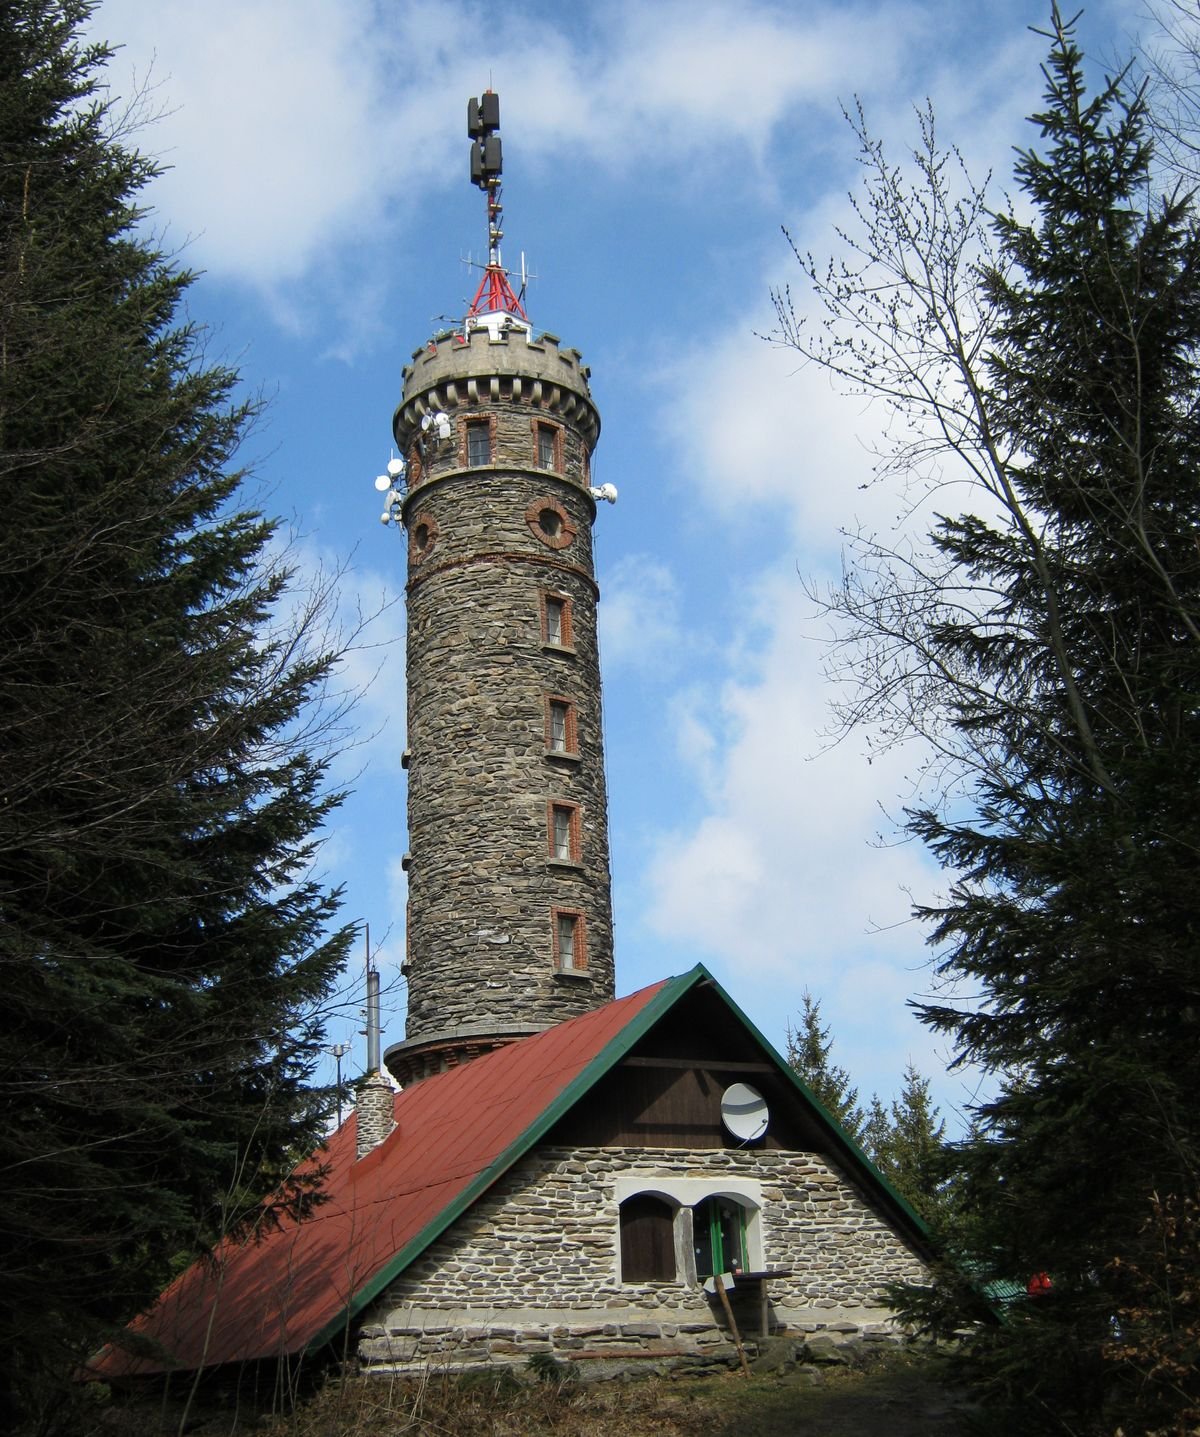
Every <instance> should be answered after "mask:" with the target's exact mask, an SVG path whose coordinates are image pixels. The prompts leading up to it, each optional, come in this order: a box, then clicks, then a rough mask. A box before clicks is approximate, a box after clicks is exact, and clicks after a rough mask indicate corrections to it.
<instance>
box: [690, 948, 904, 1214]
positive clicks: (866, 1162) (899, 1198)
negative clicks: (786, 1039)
mask: <svg viewBox="0 0 1200 1437" xmlns="http://www.w3.org/2000/svg"><path fill="white" fill-rule="evenodd" d="M706 976H707V978H708V981H709V982H710V983H711V984H712V986H713V987H714V988H715V989H716V990H717V992H718V993H719V994H720V995H721V997H722V998H723V999H724V1001H725V1002H726V1003H727V1004H728V1005H729V1007H730V1008H732V1009H733V1011H734V1013H736V1014H737V1016H738V1018H740V1019H741V1021H742V1022H743V1023H744V1024H745V1025H746V1027H747V1028H749V1030H750V1031H751V1033H753V1034H754V1036H755V1037H756V1038H757V1039H758V1041H759V1042H760V1043H761V1044H762V1046H763V1047H764V1048H765V1049H766V1050H767V1052H768V1053H769V1054H770V1055H771V1057H772V1058H774V1060H775V1062H776V1063H777V1064H778V1066H779V1069H780V1071H781V1072H782V1073H783V1074H784V1076H785V1077H786V1078H787V1079H788V1080H789V1081H790V1082H791V1083H792V1085H793V1086H794V1087H795V1088H797V1089H798V1090H799V1091H800V1093H801V1094H802V1095H803V1096H804V1097H805V1098H806V1099H807V1100H808V1101H809V1102H810V1103H811V1104H812V1106H813V1107H814V1108H815V1109H816V1114H817V1117H818V1118H820V1119H821V1121H822V1122H823V1123H824V1124H825V1126H826V1127H827V1128H828V1129H829V1132H830V1134H831V1136H832V1137H834V1138H835V1139H836V1140H837V1141H838V1142H839V1143H840V1144H841V1145H842V1146H843V1147H844V1148H845V1150H846V1153H847V1156H848V1157H849V1158H850V1160H851V1162H852V1163H854V1164H855V1166H857V1167H859V1168H862V1169H863V1170H864V1172H865V1174H866V1176H867V1177H868V1178H869V1180H870V1181H871V1182H872V1183H874V1184H875V1185H876V1186H877V1187H879V1188H881V1189H882V1190H883V1192H884V1194H885V1195H886V1197H887V1198H888V1199H889V1200H890V1201H891V1202H892V1203H894V1204H895V1205H896V1207H898V1208H899V1209H900V1213H901V1215H902V1216H903V1217H904V1218H905V1219H907V1221H908V1222H910V1223H911V1224H912V1225H913V1227H915V1228H916V1230H917V1236H918V1237H920V1238H921V1239H923V1240H924V1241H925V1242H930V1241H931V1237H930V1232H929V1225H928V1223H926V1221H925V1219H924V1218H923V1217H922V1216H921V1215H920V1213H918V1212H917V1211H916V1210H915V1209H914V1208H913V1206H912V1205H911V1203H910V1202H909V1201H908V1199H907V1198H906V1197H904V1195H903V1194H902V1193H899V1192H897V1191H896V1189H895V1188H894V1187H893V1186H892V1185H891V1183H890V1182H888V1180H887V1178H885V1177H884V1175H883V1174H882V1173H881V1172H880V1171H879V1169H878V1168H877V1167H876V1166H875V1164H874V1163H873V1162H872V1161H871V1159H870V1158H869V1157H868V1156H867V1155H866V1153H865V1152H863V1150H862V1148H860V1147H859V1145H858V1144H857V1143H856V1142H855V1141H854V1139H853V1138H852V1137H851V1136H850V1134H849V1133H848V1132H847V1131H846V1130H845V1128H843V1127H842V1125H841V1123H839V1122H838V1120H837V1118H835V1117H834V1116H833V1114H832V1113H831V1112H830V1111H829V1110H828V1108H826V1106H825V1105H824V1103H822V1102H821V1100H820V1098H818V1097H817V1095H816V1094H815V1093H814V1092H813V1090H812V1089H811V1088H810V1087H809V1086H808V1084H807V1083H806V1082H805V1081H804V1079H803V1078H802V1077H801V1076H800V1074H799V1073H798V1072H797V1071H796V1070H795V1068H793V1067H792V1065H791V1064H790V1063H789V1062H788V1060H787V1059H786V1058H785V1057H784V1056H783V1054H782V1053H780V1052H779V1051H778V1049H776V1048H775V1047H774V1046H773V1045H772V1044H771V1043H770V1042H768V1041H767V1039H766V1038H765V1037H764V1036H763V1035H762V1033H760V1032H759V1030H758V1029H757V1028H756V1027H755V1025H754V1024H753V1023H752V1022H751V1020H750V1019H749V1018H748V1017H747V1016H746V1014H745V1013H743V1012H742V1010H741V1009H740V1008H739V1007H738V1005H737V1004H736V1003H735V1002H734V1001H733V999H732V998H731V997H730V996H729V994H728V993H726V991H725V989H724V988H722V987H721V985H720V983H718V982H717V980H716V979H715V978H714V977H713V976H712V975H711V974H706Z"/></svg>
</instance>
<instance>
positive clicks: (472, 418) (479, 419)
mask: <svg viewBox="0 0 1200 1437" xmlns="http://www.w3.org/2000/svg"><path fill="white" fill-rule="evenodd" d="M485 424H486V425H487V431H488V461H487V462H488V463H489V464H494V463H495V462H496V416H495V415H494V414H465V415H463V417H462V418H461V419H460V420H459V421H458V466H459V468H460V469H467V468H471V467H472V465H471V461H470V448H469V445H468V442H467V430H468V429H470V428H471V426H472V425H478V426H479V427H480V428H481V429H482V428H483V426H484V425H485ZM476 467H477V466H476Z"/></svg>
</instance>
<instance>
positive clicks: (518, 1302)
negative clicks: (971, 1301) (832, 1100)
mask: <svg viewBox="0 0 1200 1437" xmlns="http://www.w3.org/2000/svg"><path fill="white" fill-rule="evenodd" d="M672 1186H675V1187H676V1188H677V1189H678V1188H680V1187H682V1188H684V1189H687V1190H690V1191H692V1192H693V1193H696V1194H698V1193H699V1192H701V1191H702V1190H703V1189H705V1188H706V1187H707V1186H711V1191H714V1192H716V1191H721V1192H725V1193H729V1194H737V1193H739V1192H741V1193H744V1194H746V1195H748V1196H750V1197H751V1199H752V1200H754V1201H758V1202H760V1203H761V1207H760V1209H759V1212H758V1215H757V1222H756V1224H755V1225H756V1227H757V1234H756V1237H755V1239H754V1241H755V1242H757V1243H758V1245H759V1248H758V1251H757V1252H756V1257H760V1258H761V1261H762V1262H763V1264H764V1267H765V1268H767V1269H777V1270H789V1271H790V1272H791V1274H792V1275H791V1276H789V1277H782V1276H781V1277H774V1278H772V1279H771V1280H770V1283H769V1285H768V1289H767V1291H768V1297H769V1309H768V1310H769V1320H770V1326H771V1328H772V1330H775V1331H778V1330H780V1329H785V1330H790V1331H795V1332H797V1333H811V1332H815V1331H818V1330H827V1331H830V1332H832V1333H834V1334H836V1335H850V1334H865V1335H868V1336H878V1335H880V1334H882V1333H884V1332H885V1331H886V1330H887V1324H888V1313H887V1311H886V1309H885V1308H884V1306H883V1301H882V1289H883V1287H884V1285H885V1284H886V1283H888V1282H894V1281H915V1280H919V1279H920V1278H921V1277H922V1275H923V1273H924V1266H923V1264H922V1262H921V1260H920V1258H919V1257H917V1256H916V1255H915V1254H914V1253H913V1252H912V1251H911V1249H910V1248H909V1247H908V1246H907V1245H906V1244H905V1243H904V1242H903V1241H902V1240H901V1239H900V1238H899V1237H897V1236H896V1234H895V1233H894V1232H892V1230H891V1229H890V1228H889V1227H888V1226H887V1225H886V1224H885V1223H884V1222H883V1221H882V1220H881V1219H880V1218H879V1217H878V1216H877V1215H876V1214H875V1213H874V1211H873V1210H872V1209H871V1208H870V1207H869V1206H868V1204H867V1203H866V1202H865V1201H864V1199H863V1198H862V1196H861V1195H860V1194H859V1193H858V1192H857V1190H856V1189H855V1188H854V1187H853V1186H852V1185H851V1184H850V1183H849V1182H848V1181H847V1180H846V1179H845V1177H844V1176H843V1175H842V1174H840V1173H839V1172H838V1171H837V1170H835V1169H834V1168H833V1167H832V1166H831V1165H830V1164H829V1163H828V1162H827V1161H826V1160H825V1159H823V1158H821V1157H818V1156H816V1155H814V1154H811V1153H794V1152H783V1151H766V1150H762V1151H742V1152H736V1153H733V1152H729V1151H720V1150H703V1151H691V1152H687V1151H679V1150H677V1149H657V1150H655V1149H651V1150H646V1149H618V1148H603V1149H581V1150H576V1149H565V1148H546V1149H542V1150H541V1151H539V1152H538V1153H537V1154H535V1155H532V1156H531V1157H529V1158H527V1159H526V1160H525V1161H523V1162H522V1163H521V1164H519V1165H518V1167H517V1168H516V1169H514V1171H513V1172H512V1173H510V1174H509V1175H508V1177H506V1178H505V1180H504V1181H503V1182H502V1183H501V1184H499V1185H498V1186H497V1188H496V1189H495V1190H494V1191H493V1192H492V1193H491V1194H489V1196H488V1197H487V1198H486V1199H485V1200H483V1201H482V1202H480V1203H477V1204H476V1205H475V1206H474V1208H473V1209H472V1210H471V1211H470V1212H468V1213H467V1214H465V1215H464V1217H463V1218H462V1219H460V1220H459V1222H458V1223H456V1224H455V1225H454V1227H453V1228H452V1229H451V1230H450V1231H449V1232H448V1233H447V1234H446V1235H445V1236H443V1237H442V1238H441V1239H439V1240H438V1241H437V1242H436V1243H434V1244H433V1245H432V1246H431V1247H430V1249H429V1250H428V1251H427V1252H426V1253H425V1255H424V1256H423V1257H421V1258H420V1259H419V1260H418V1261H417V1262H416V1263H414V1264H413V1266H412V1267H410V1268H409V1269H408V1270H407V1271H406V1272H405V1273H404V1274H403V1276H402V1277H400V1278H399V1279H398V1280H397V1281H396V1282H395V1283H394V1284H393V1285H392V1286H391V1287H390V1288H389V1289H388V1290H387V1292H386V1293H385V1294H384V1295H383V1297H382V1298H381V1299H380V1300H379V1302H378V1303H377V1304H376V1306H375V1307H374V1309H373V1310H372V1312H371V1313H370V1314H369V1315H368V1317H367V1320H366V1323H365V1325H364V1327H363V1329H362V1335H361V1341H360V1348H359V1351H360V1355H361V1357H362V1359H363V1360H364V1362H365V1363H367V1364H368V1365H371V1366H379V1365H382V1366H384V1367H387V1368H392V1369H394V1368H396V1367H401V1368H403V1367H405V1366H413V1365H419V1364H421V1363H423V1362H427V1361H435V1362H442V1363H446V1364H449V1365H457V1364H467V1365H470V1364H472V1363H477V1362H484V1361H501V1362H503V1361H520V1360H522V1359H523V1358H524V1357H525V1356H527V1355H529V1353H531V1352H534V1351H554V1352H555V1353H557V1354H558V1355H559V1356H560V1357H563V1358H567V1359H571V1360H581V1359H590V1358H596V1359H601V1358H603V1359H605V1360H611V1359H616V1358H623V1357H628V1358H633V1359H647V1358H650V1359H655V1360H684V1359H688V1358H695V1357H698V1356H701V1357H702V1356H706V1355H707V1356H714V1355H715V1356H718V1357H719V1356H724V1355H728V1353H729V1352H731V1351H732V1349H731V1347H730V1346H729V1334H728V1332H727V1330H726V1324H725V1321H724V1318H723V1316H722V1311H721V1308H720V1306H719V1304H718V1303H717V1302H716V1300H714V1299H712V1298H710V1297H708V1296H707V1295H706V1294H705V1293H704V1291H703V1289H702V1287H701V1286H700V1285H699V1284H697V1283H696V1282H695V1281H694V1279H690V1278H689V1276H688V1275H687V1274H683V1275H681V1276H680V1277H679V1278H678V1279H677V1280H676V1281H674V1282H655V1283H628V1284H623V1283H622V1282H621V1280H620V1271H619V1265H620V1248H619V1231H618V1202H619V1200H620V1199H621V1198H622V1197H624V1196H627V1195H628V1194H629V1193H630V1191H631V1190H633V1189H635V1188H638V1187H643V1188H644V1189H645V1190H647V1191H656V1190H658V1191H664V1190H666V1191H669V1190H670V1188H671V1187H672ZM697 1200H698V1198H697ZM735 1314H739V1315H738V1321H739V1324H740V1325H741V1326H742V1327H743V1328H744V1329H745V1331H746V1334H747V1335H748V1336H750V1335H755V1334H757V1332H758V1329H759V1324H760V1317H761V1314H760V1309H759V1306H758V1301H757V1293H756V1292H755V1291H754V1290H752V1291H751V1292H750V1293H742V1292H739V1294H738V1302H737V1305H736V1307H735Z"/></svg>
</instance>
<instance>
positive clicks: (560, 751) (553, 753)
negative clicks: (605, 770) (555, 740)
mask: <svg viewBox="0 0 1200 1437" xmlns="http://www.w3.org/2000/svg"><path fill="white" fill-rule="evenodd" d="M546 757H547V758H556V759H558V760H559V762H560V763H580V762H581V761H582V755H581V754H578V753H571V751H570V750H569V749H565V748H548V749H547V750H546Z"/></svg>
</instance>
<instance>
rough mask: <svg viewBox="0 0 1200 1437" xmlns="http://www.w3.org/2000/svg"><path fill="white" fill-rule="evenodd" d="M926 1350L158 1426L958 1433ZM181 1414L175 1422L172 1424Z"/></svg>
mask: <svg viewBox="0 0 1200 1437" xmlns="http://www.w3.org/2000/svg"><path fill="white" fill-rule="evenodd" d="M944 1371H945V1369H944V1368H942V1367H941V1366H940V1365H938V1364H937V1363H936V1362H933V1361H931V1360H930V1359H928V1358H916V1357H913V1356H910V1355H906V1354H902V1353H896V1352H892V1353H889V1354H886V1355H884V1356H882V1357H880V1358H877V1359H876V1360H875V1361H873V1362H872V1363H870V1364H869V1365H867V1366H865V1367H853V1368H847V1367H841V1366H821V1367H810V1366H802V1367H799V1368H796V1369H794V1370H792V1371H789V1372H785V1373H782V1374H779V1375H774V1374H767V1375H757V1374H756V1375H753V1376H751V1377H750V1378H749V1379H747V1378H745V1377H744V1376H742V1375H741V1374H740V1373H737V1372H721V1373H719V1374H718V1375H714V1376H707V1377H676V1378H648V1379H643V1380H641V1381H628V1382H620V1381H616V1380H613V1381H608V1382H601V1383H581V1384H576V1383H574V1382H571V1381H569V1380H568V1381H566V1382H560V1381H559V1380H558V1379H557V1378H556V1377H555V1376H554V1375H553V1374H549V1380H541V1381H524V1382H520V1383H517V1382H514V1381H513V1380H512V1379H511V1378H509V1379H507V1380H505V1379H504V1378H503V1377H501V1378H500V1379H497V1378H496V1377H495V1376H492V1375H481V1376H479V1377H477V1378H474V1379H471V1380H468V1381H462V1380H454V1379H449V1378H446V1377H444V1376H440V1375H436V1374H431V1375H430V1376H429V1377H428V1378H426V1379H425V1380H424V1381H422V1382H406V1383H399V1382H397V1383H395V1384H392V1383H389V1382H388V1381H387V1380H386V1379H385V1378H381V1377H369V1378H361V1377H354V1378H351V1379H348V1380H345V1381H335V1382H330V1383H328V1384H327V1385H326V1386H325V1388H324V1389H323V1390H322V1391H321V1392H319V1393H318V1394H317V1395H316V1396H315V1397H313V1398H311V1399H310V1400H307V1401H305V1402H303V1403H301V1404H300V1406H299V1407H298V1408H297V1410H296V1411H295V1412H293V1413H292V1414H291V1415H290V1416H288V1417H277V1418H274V1419H266V1420H264V1418H263V1417H262V1416H261V1415H260V1416H258V1417H255V1416H253V1415H252V1414H250V1413H248V1412H242V1413H240V1414H235V1413H234V1412H231V1411H230V1410H228V1408H227V1409H226V1410H224V1411H223V1412H221V1413H220V1414H219V1415H218V1414H217V1413H216V1412H215V1411H213V1410H212V1409H211V1408H210V1409H209V1410H207V1411H204V1410H195V1409H193V1410H192V1411H191V1412H189V1413H188V1414H187V1415H186V1417H184V1414H182V1413H181V1412H180V1411H179V1409H178V1408H176V1409H175V1411H174V1412H172V1413H171V1414H170V1415H169V1416H168V1417H167V1421H166V1423H165V1424H164V1425H165V1427H166V1430H168V1431H174V1432H180V1431H186V1432H187V1433H189V1434H190V1437H217V1434H218V1433H220V1434H229V1433H234V1432H239V1431H241V1432H249V1431H250V1430H254V1431H255V1432H257V1433H260V1434H264V1437H401V1434H403V1437H459V1434H461V1437H550V1434H553V1437H615V1434H618V1433H619V1434H620V1437H800V1435H801V1434H802V1437H963V1433H964V1432H965V1430H966V1426H965V1421H966V1414H967V1410H968V1408H967V1404H966V1401H965V1399H964V1398H962V1397H961V1396H960V1395H959V1394H957V1393H955V1392H953V1391H952V1390H950V1389H949V1388H948V1387H947V1386H946V1384H945V1382H944V1380H943V1379H944ZM161 1415H162V1414H161V1410H160V1409H159V1408H158V1407H157V1406H156V1407H155V1408H154V1409H153V1410H152V1411H151V1410H150V1409H148V1408H146V1407H142V1406H141V1405H140V1404H138V1406H137V1407H135V1408H132V1409H131V1408H126V1409H124V1410H122V1411H115V1410H114V1411H110V1412H109V1413H107V1414H106V1419H107V1420H105V1421H104V1422H103V1423H102V1429H103V1430H104V1431H105V1432H106V1433H107V1435H108V1437H149V1434H150V1433H151V1432H154V1431H161V1430H163V1428H162V1427H160V1426H159V1418H160V1416H161ZM181 1418H183V1421H182V1422H181V1420H180V1419H181Z"/></svg>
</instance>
